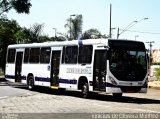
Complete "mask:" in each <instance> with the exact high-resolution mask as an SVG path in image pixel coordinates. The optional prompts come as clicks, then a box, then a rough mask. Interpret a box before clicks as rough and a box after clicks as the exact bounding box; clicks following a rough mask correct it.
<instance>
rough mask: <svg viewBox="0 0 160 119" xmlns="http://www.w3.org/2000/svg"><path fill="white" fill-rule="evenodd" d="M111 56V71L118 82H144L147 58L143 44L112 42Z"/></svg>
mask: <svg viewBox="0 0 160 119" xmlns="http://www.w3.org/2000/svg"><path fill="white" fill-rule="evenodd" d="M117 44H118V45H117ZM121 44H122V45H121ZM110 54H111V55H110V71H111V73H112V74H113V75H114V76H115V77H116V78H117V79H118V80H122V81H142V80H143V79H144V78H145V76H146V74H147V58H146V52H145V47H144V44H143V43H142V42H132V41H131V42H129V41H126V42H125V41H124V42H122V41H120V43H118V42H110Z"/></svg>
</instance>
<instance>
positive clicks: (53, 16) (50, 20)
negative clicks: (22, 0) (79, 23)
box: [6, 0, 160, 49]
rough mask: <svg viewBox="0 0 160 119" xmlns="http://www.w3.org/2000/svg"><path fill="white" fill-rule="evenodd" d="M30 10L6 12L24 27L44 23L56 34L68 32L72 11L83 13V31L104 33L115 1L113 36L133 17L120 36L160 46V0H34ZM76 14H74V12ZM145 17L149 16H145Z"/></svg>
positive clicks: (106, 32) (107, 27)
mask: <svg viewBox="0 0 160 119" xmlns="http://www.w3.org/2000/svg"><path fill="white" fill-rule="evenodd" d="M31 4H32V7H31V9H30V14H28V15H27V14H18V13H16V12H15V11H14V10H11V11H9V12H8V13H6V15H7V17H8V18H9V19H14V20H16V21H17V22H18V23H19V25H20V26H21V27H27V28H30V27H31V26H32V25H33V24H35V23H38V24H44V29H43V33H44V34H46V35H48V36H50V37H51V36H54V35H55V30H54V29H53V28H56V29H57V32H58V33H63V34H64V33H66V32H67V29H66V28H65V27H64V25H65V24H66V20H67V19H68V18H70V15H73V14H76V15H82V16H83V27H82V32H84V31H86V30H88V29H91V28H96V29H98V30H99V31H100V32H101V33H102V34H106V35H108V34H109V24H110V4H112V20H111V27H112V28H113V30H112V38H117V31H118V28H119V29H120V31H119V32H120V33H121V32H122V31H123V30H124V29H125V28H126V27H127V26H128V25H129V24H131V23H134V22H133V21H138V22H137V23H136V24H134V25H133V26H132V27H130V28H129V29H127V30H126V31H125V32H123V33H122V34H120V36H119V38H120V39H130V40H137V41H143V42H144V43H145V45H146V48H149V44H147V43H146V42H152V41H154V42H155V43H153V44H152V45H153V47H152V48H153V49H160V15H159V11H160V7H159V5H160V0H31ZM73 18H74V16H73ZM144 18H148V19H146V20H143V19H144Z"/></svg>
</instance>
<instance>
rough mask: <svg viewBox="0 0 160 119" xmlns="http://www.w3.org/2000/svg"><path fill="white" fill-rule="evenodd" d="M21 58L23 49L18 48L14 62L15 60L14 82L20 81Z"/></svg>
mask: <svg viewBox="0 0 160 119" xmlns="http://www.w3.org/2000/svg"><path fill="white" fill-rule="evenodd" d="M22 58H23V51H20V50H18V51H17V52H16V62H15V82H21V71H22Z"/></svg>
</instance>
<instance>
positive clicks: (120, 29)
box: [120, 29, 160, 34]
mask: <svg viewBox="0 0 160 119" xmlns="http://www.w3.org/2000/svg"><path fill="white" fill-rule="evenodd" d="M120 30H123V29H120ZM126 31H129V32H136V33H145V34H160V33H158V32H157V33H155V32H144V31H135V30H126Z"/></svg>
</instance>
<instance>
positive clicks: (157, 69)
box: [155, 68, 160, 79]
mask: <svg viewBox="0 0 160 119" xmlns="http://www.w3.org/2000/svg"><path fill="white" fill-rule="evenodd" d="M155 71H156V72H155V77H156V78H157V79H160V68H156V69H155Z"/></svg>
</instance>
